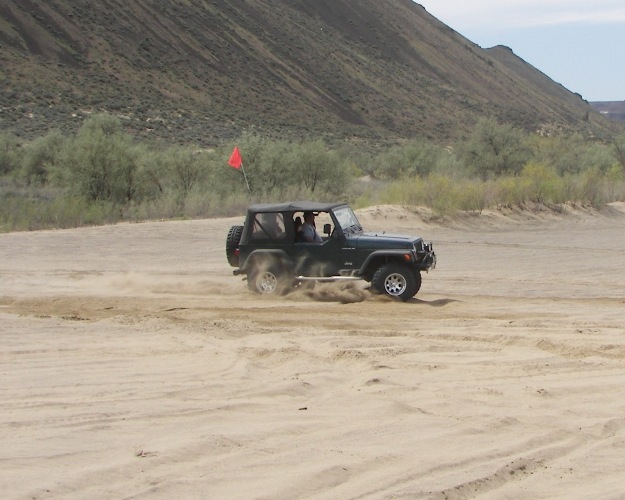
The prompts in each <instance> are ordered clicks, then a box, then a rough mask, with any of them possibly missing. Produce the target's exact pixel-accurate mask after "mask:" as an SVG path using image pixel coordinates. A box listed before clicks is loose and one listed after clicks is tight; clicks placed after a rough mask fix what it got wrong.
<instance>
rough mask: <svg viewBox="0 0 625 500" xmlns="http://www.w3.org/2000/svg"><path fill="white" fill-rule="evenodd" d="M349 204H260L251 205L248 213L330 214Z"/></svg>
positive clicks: (314, 202) (298, 202)
mask: <svg viewBox="0 0 625 500" xmlns="http://www.w3.org/2000/svg"><path fill="white" fill-rule="evenodd" d="M345 205H347V203H342V202H341V203H337V202H334V203H318V202H316V201H289V202H287V203H258V204H256V205H250V207H249V208H248V209H247V211H248V213H257V212H329V211H330V210H332V209H333V208H336V207H342V206H345Z"/></svg>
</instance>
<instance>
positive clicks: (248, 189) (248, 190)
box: [241, 162, 252, 193]
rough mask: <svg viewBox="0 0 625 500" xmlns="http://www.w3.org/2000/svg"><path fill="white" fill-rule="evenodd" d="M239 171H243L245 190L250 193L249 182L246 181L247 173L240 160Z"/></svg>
mask: <svg viewBox="0 0 625 500" xmlns="http://www.w3.org/2000/svg"><path fill="white" fill-rule="evenodd" d="M241 172H243V178H244V179H245V185H246V186H247V192H248V193H251V192H252V190H251V189H250V183H249V182H247V175H245V169H244V168H243V162H241Z"/></svg>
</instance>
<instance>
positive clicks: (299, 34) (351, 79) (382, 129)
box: [0, 0, 622, 145]
mask: <svg viewBox="0 0 625 500" xmlns="http://www.w3.org/2000/svg"><path fill="white" fill-rule="evenodd" d="M0 53H1V54H2V56H1V61H2V68H3V70H2V72H0V81H1V82H2V85H1V86H0V123H1V125H2V128H3V129H10V130H13V131H15V132H16V133H18V134H19V135H22V136H25V137H32V136H37V135H43V134H44V133H46V132H47V131H49V130H50V129H52V128H60V129H61V130H64V131H68V130H75V129H76V128H77V127H78V126H79V125H80V123H81V122H82V120H83V118H84V117H85V116H88V115H89V114H91V113H94V112H102V111H105V112H109V113H113V114H116V115H119V116H121V117H123V118H124V120H125V124H126V126H127V128H128V129H129V130H131V131H133V132H134V133H136V134H137V135H138V136H140V137H143V138H148V139H164V140H167V141H170V142H194V143H196V144H202V145H212V144H215V143H217V142H219V141H221V140H224V139H227V138H230V137H232V136H233V135H238V134H240V133H241V132H242V131H245V130H254V131H259V132H261V133H263V134H265V135H272V136H275V137H280V138H292V139H293V138H310V137H315V138H319V137H321V138H323V139H325V140H327V141H342V140H346V139H348V140H363V139H364V140H367V141H370V142H373V143H375V142H378V141H386V140H397V139H401V138H406V137H409V138H412V137H415V136H417V137H423V138H429V139H432V140H436V141H439V142H446V141H450V140H453V139H454V138H456V137H457V136H458V135H459V134H461V133H462V132H464V131H466V130H468V129H469V128H470V127H471V126H472V125H473V124H474V123H475V121H476V119H477V118H479V117H490V116H495V117H497V118H498V119H500V120H502V121H505V122H507V123H511V124H514V125H516V126H518V127H520V128H524V129H526V130H530V131H536V130H548V131H554V130H574V131H577V132H581V133H583V134H584V135H591V136H601V137H603V136H605V135H610V134H612V133H614V132H615V131H622V127H621V128H619V127H618V125H617V124H615V123H613V122H611V121H610V120H607V119H605V118H603V117H602V116H601V115H600V114H598V113H596V112H594V111H593V110H592V108H591V106H590V105H589V104H588V103H587V102H586V101H585V100H584V99H583V97H582V96H579V95H577V94H575V93H574V92H572V91H569V90H567V89H565V88H564V87H562V86H561V85H559V84H558V83H556V82H553V81H552V80H551V79H549V77H548V76H547V75H544V74H542V73H540V72H539V71H537V70H536V69H535V68H534V67H532V66H531V64H528V63H527V62H525V61H523V60H522V59H520V58H518V57H517V56H516V55H514V53H513V52H512V50H510V49H506V48H502V47H495V48H493V49H489V50H485V49H483V48H481V47H479V46H477V45H476V44H474V43H472V42H471V41H470V40H467V39H466V38H464V37H463V36H462V35H460V34H459V33H456V32H455V31H453V30H452V29H450V28H449V27H448V26H446V25H445V24H443V23H441V22H440V21H438V20H437V19H436V18H434V17H432V16H431V15H430V14H429V13H428V12H427V11H426V10H425V9H424V8H423V7H421V6H420V5H419V4H417V3H415V2H413V1H412V0H387V1H385V2H379V1H377V0H362V1H359V2H357V4H356V3H354V2H351V1H348V0H319V1H315V2H310V1H308V0H296V1H286V0H267V1H262V2H261V1H258V0H251V1H243V0H215V1H212V2H197V1H192V2H173V3H172V2H164V1H146V0H137V1H135V2H130V3H128V2H125V1H120V0H102V1H98V2H91V1H87V0H78V1H75V0H72V1H69V0H56V1H54V2H38V1H35V0H5V1H3V2H2V3H1V4H0Z"/></svg>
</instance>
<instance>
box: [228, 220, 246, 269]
mask: <svg viewBox="0 0 625 500" xmlns="http://www.w3.org/2000/svg"><path fill="white" fill-rule="evenodd" d="M242 234H243V226H232V227H231V228H230V231H228V236H227V237H226V257H228V263H229V264H230V265H231V266H232V267H239V242H240V241H241V235H242Z"/></svg>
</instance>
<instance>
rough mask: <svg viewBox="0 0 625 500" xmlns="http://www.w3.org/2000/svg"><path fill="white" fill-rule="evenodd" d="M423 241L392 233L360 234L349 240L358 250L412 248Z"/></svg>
mask: <svg viewBox="0 0 625 500" xmlns="http://www.w3.org/2000/svg"><path fill="white" fill-rule="evenodd" d="M419 240H421V238H419V237H417V236H408V235H405V234H390V233H360V234H358V235H353V236H351V237H350V238H349V242H350V244H352V245H353V246H355V247H356V248H363V249H364V248H372V249H377V248H398V249H404V248H412V247H413V245H414V243H415V242H417V241H419Z"/></svg>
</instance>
